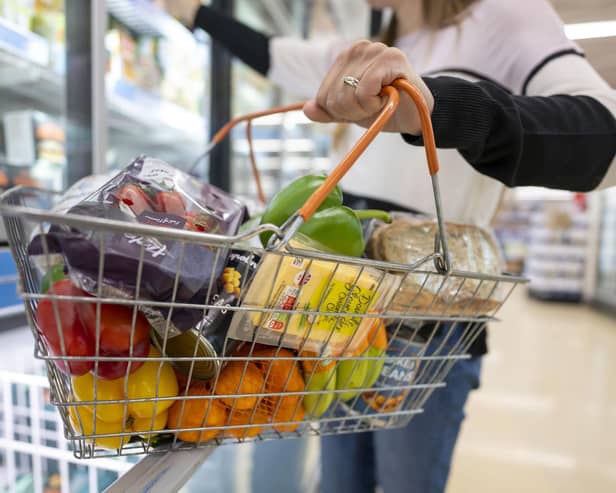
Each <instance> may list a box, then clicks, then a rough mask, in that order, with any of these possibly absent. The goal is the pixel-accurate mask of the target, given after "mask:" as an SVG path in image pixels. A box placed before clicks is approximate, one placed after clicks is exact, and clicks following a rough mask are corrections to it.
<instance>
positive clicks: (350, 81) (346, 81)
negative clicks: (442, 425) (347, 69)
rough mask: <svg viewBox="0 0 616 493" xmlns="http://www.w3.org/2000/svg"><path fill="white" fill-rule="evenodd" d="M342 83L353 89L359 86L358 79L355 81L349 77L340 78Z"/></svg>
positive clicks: (354, 78)
mask: <svg viewBox="0 0 616 493" xmlns="http://www.w3.org/2000/svg"><path fill="white" fill-rule="evenodd" d="M342 82H343V83H344V84H345V85H347V86H350V87H352V88H354V89H357V87H358V86H359V79H357V78H356V77H353V76H351V75H345V76H344V77H343V78H342Z"/></svg>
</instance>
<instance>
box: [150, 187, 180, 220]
mask: <svg viewBox="0 0 616 493" xmlns="http://www.w3.org/2000/svg"><path fill="white" fill-rule="evenodd" d="M155 207H156V210H157V211H158V212H166V213H167V214H175V215H176V216H182V215H184V213H185V212H186V207H185V206H184V201H183V200H182V196H181V195H180V194H179V193H178V192H158V193H157V194H156V204H155Z"/></svg>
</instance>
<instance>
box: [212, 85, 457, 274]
mask: <svg viewBox="0 0 616 493" xmlns="http://www.w3.org/2000/svg"><path fill="white" fill-rule="evenodd" d="M399 92H404V93H406V94H408V95H409V96H410V98H411V100H412V101H413V103H414V104H415V106H416V107H417V110H418V112H419V118H420V122H421V130H422V135H423V140H424V148H425V152H426V160H427V162H428V170H429V172H430V177H431V179H432V189H433V193H434V202H435V207H436V217H437V221H438V229H439V232H438V235H437V237H436V239H435V252H434V263H435V267H436V269H437V270H438V271H439V272H441V273H448V272H450V271H451V261H450V255H449V247H448V243H447V235H446V232H445V221H444V219H443V210H442V206H441V193H440V186H439V181H438V171H439V162H438V154H437V152H436V142H435V139H434V130H433V128H432V118H431V116H430V110H429V109H428V106H427V104H426V102H425V100H424V97H423V95H422V94H421V92H420V91H419V90H418V89H417V88H416V87H415V86H413V85H412V84H411V83H410V82H409V81H408V80H406V79H403V78H400V79H396V80H395V81H393V82H392V84H391V85H390V86H385V87H383V90H382V92H381V94H382V95H383V96H385V97H387V102H386V103H385V106H384V107H383V109H382V110H381V113H380V114H379V116H378V117H377V118H376V119H375V121H374V122H373V123H372V125H371V126H370V127H369V128H368V129H367V130H366V131H365V132H364V134H363V135H362V136H361V137H360V139H359V140H358V141H357V142H356V143H355V145H354V146H353V147H352V148H351V150H350V151H349V152H348V153H347V154H346V156H345V157H344V158H343V159H342V161H341V162H340V163H339V164H338V166H336V168H335V169H334V170H333V171H332V172H331V173H330V174H329V176H328V177H327V179H326V180H325V181H324V182H323V184H322V185H321V186H320V187H319V188H318V189H317V190H316V191H315V192H314V193H313V194H312V196H310V198H309V199H308V200H307V201H306V203H305V204H304V205H303V206H302V207H301V208H300V209H299V210H298V211H297V213H296V214H294V215H293V216H291V217H290V218H289V220H287V222H285V224H283V225H282V227H281V231H282V232H283V236H282V237H277V235H276V234H274V235H272V237H271V238H270V243H269V245H268V246H269V247H271V248H275V249H278V248H282V247H283V246H284V245H286V244H287V243H288V242H289V240H290V239H291V238H292V237H293V235H294V234H295V233H296V232H297V230H298V229H299V227H300V226H301V225H302V223H304V222H305V221H307V220H308V219H310V217H311V216H312V215H313V214H314V213H315V212H316V210H317V209H318V208H319V206H320V205H321V203H322V202H323V200H325V198H326V197H327V196H328V195H329V194H330V193H331V191H332V190H333V189H334V188H336V186H337V185H338V183H339V182H340V180H342V178H343V177H344V175H345V174H346V173H347V172H348V171H349V169H351V167H352V166H353V164H355V162H356V161H357V159H358V158H359V156H361V154H362V153H363V152H364V151H365V150H366V148H367V147H368V146H369V145H370V143H371V142H372V141H373V140H374V139H375V138H376V136H377V135H378V134H379V133H380V132H381V131H382V130H383V128H385V125H386V124H387V122H388V121H389V120H390V119H391V117H392V116H393V114H394V113H395V112H396V109H397V108H398V105H399V103H400V95H399ZM304 104H305V103H304V102H301V103H295V104H291V105H287V106H278V107H275V108H271V109H269V110H265V111H258V112H255V113H249V114H247V115H243V116H239V117H237V118H234V119H233V120H230V121H229V122H228V123H227V124H226V125H225V126H223V127H222V128H221V129H220V130H219V131H218V132H216V135H214V137H213V139H212V141H211V142H210V144H209V145H208V147H207V149H206V151H205V153H204V155H203V156H205V155H207V154H208V153H209V152H210V151H211V150H212V149H213V148H214V146H215V145H216V144H218V143H219V142H220V141H222V140H223V139H224V138H225V137H226V136H227V135H228V134H229V132H230V131H231V129H232V128H233V127H235V126H236V125H237V124H239V123H241V122H251V121H252V120H254V119H256V118H260V117H263V116H268V115H274V114H277V113H287V112H289V111H297V110H301V109H302V108H303V107H304ZM247 131H248V132H250V126H248V128H247ZM248 145H249V151H250V156H251V163H252V167H253V173H254V176H255V180H256V182H257V188H258V189H259V190H260V179H259V173H258V170H257V168H256V165H255V162H254V153H253V151H252V139H248ZM203 156H202V157H203ZM259 195H260V199H261V200H264V198H265V197H264V196H263V192H262V190H260V192H259ZM277 240H280V241H277Z"/></svg>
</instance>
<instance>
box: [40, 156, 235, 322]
mask: <svg viewBox="0 0 616 493" xmlns="http://www.w3.org/2000/svg"><path fill="white" fill-rule="evenodd" d="M68 212H70V213H71V214H80V215H86V216H88V217H94V218H101V219H113V220H117V221H123V222H126V223H129V224H130V223H135V224H136V223H141V224H149V225H157V226H161V227H165V228H176V229H188V230H193V231H201V232H207V233H212V234H219V235H231V234H234V233H235V232H236V231H237V229H238V227H239V225H240V223H241V220H242V217H243V215H244V206H243V205H242V204H241V203H240V202H239V201H237V200H235V199H234V198H232V197H231V196H229V195H228V194H226V193H224V192H222V191H221V190H219V189H217V188H215V187H213V186H211V185H208V184H203V183H201V182H199V181H197V180H195V179H194V178H192V177H191V176H189V175H187V174H186V173H183V172H181V171H179V170H177V169H175V168H173V167H171V166H169V165H168V164H166V163H165V162H163V161H160V160H156V159H150V158H145V157H140V158H138V159H136V160H135V161H133V162H132V163H131V164H130V165H129V166H128V167H127V168H125V169H124V170H123V171H122V172H120V173H119V174H117V175H116V176H115V177H114V178H113V179H111V180H110V181H109V182H107V183H106V184H105V185H104V186H103V187H101V188H100V189H99V190H97V191H96V192H94V193H92V194H91V195H89V196H88V197H86V198H85V199H84V200H82V201H81V202H79V203H78V204H77V205H75V206H73V207H72V208H71V209H69V211H68ZM217 248H218V247H208V246H206V245H201V244H196V243H184V242H179V241H173V240H167V239H164V238H162V237H142V236H140V235H137V234H132V233H131V232H130V230H129V229H127V230H125V231H111V230H105V229H99V230H94V229H86V228H68V227H66V226H62V225H57V224H56V225H52V226H51V227H50V229H49V231H48V233H46V234H45V235H38V236H36V237H35V238H34V239H33V240H32V242H31V243H30V246H29V250H28V253H29V254H30V255H32V256H34V257H40V256H45V255H46V253H47V252H49V253H50V254H52V255H53V254H58V253H60V254H62V255H63V257H64V261H65V264H66V266H67V268H68V272H69V275H70V277H71V278H72V279H73V280H75V281H76V282H77V283H78V285H79V286H80V287H81V288H82V289H84V290H85V291H87V292H89V293H92V294H99V286H98V279H99V272H98V270H99V262H100V256H101V253H102V252H101V250H103V251H104V255H103V261H104V264H103V265H104V267H103V269H104V271H103V273H102V274H103V275H102V280H103V283H102V284H103V285H102V286H100V288H101V291H100V293H101V294H102V295H103V296H105V297H122V298H129V299H130V298H134V297H135V296H136V295H137V294H138V295H139V298H140V299H144V300H153V301H164V302H168V301H174V302H176V303H192V304H203V303H204V302H205V301H206V300H205V298H206V296H207V294H208V287H209V285H210V281H211V280H216V279H218V278H219V276H220V274H221V273H222V270H223V268H224V263H225V258H226V253H227V252H226V251H225V250H222V251H221V252H219V251H218V250H217ZM142 250H143V258H142V255H141V253H142ZM35 261H36V259H35ZM141 261H142V267H140V263H141ZM176 274H177V285H176ZM139 278H140V281H141V282H140V285H139V286H137V281H138V279H139ZM146 305H147V303H144V304H142V305H141V306H140V309H141V310H142V311H143V312H144V314H145V315H146V316H147V318H148V320H149V322H150V324H151V325H152V326H153V327H154V329H155V330H157V331H158V332H159V333H162V334H165V333H167V332H169V333H170V334H178V333H181V332H183V331H185V330H188V329H189V328H191V327H194V326H195V325H196V323H197V322H198V321H199V320H200V319H201V318H202V316H203V313H202V310H198V309H188V308H182V307H181V306H175V307H174V308H173V311H172V312H171V315H170V320H169V324H168V321H167V318H168V315H169V308H164V307H151V306H150V307H148V306H146ZM167 325H169V327H167Z"/></svg>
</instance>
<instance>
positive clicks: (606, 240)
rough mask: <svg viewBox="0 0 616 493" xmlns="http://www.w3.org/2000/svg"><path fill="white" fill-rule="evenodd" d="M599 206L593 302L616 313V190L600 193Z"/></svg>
mask: <svg viewBox="0 0 616 493" xmlns="http://www.w3.org/2000/svg"><path fill="white" fill-rule="evenodd" d="M599 204H600V209H599V210H600V213H599V231H598V233H599V234H598V236H599V238H598V242H597V247H598V251H597V259H598V260H597V264H596V284H595V290H594V300H595V301H596V302H597V303H598V304H599V305H600V306H602V307H604V308H606V309H608V310H610V311H612V312H614V313H616V190H613V189H610V190H606V191H604V192H602V193H601V196H600V198H599Z"/></svg>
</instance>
